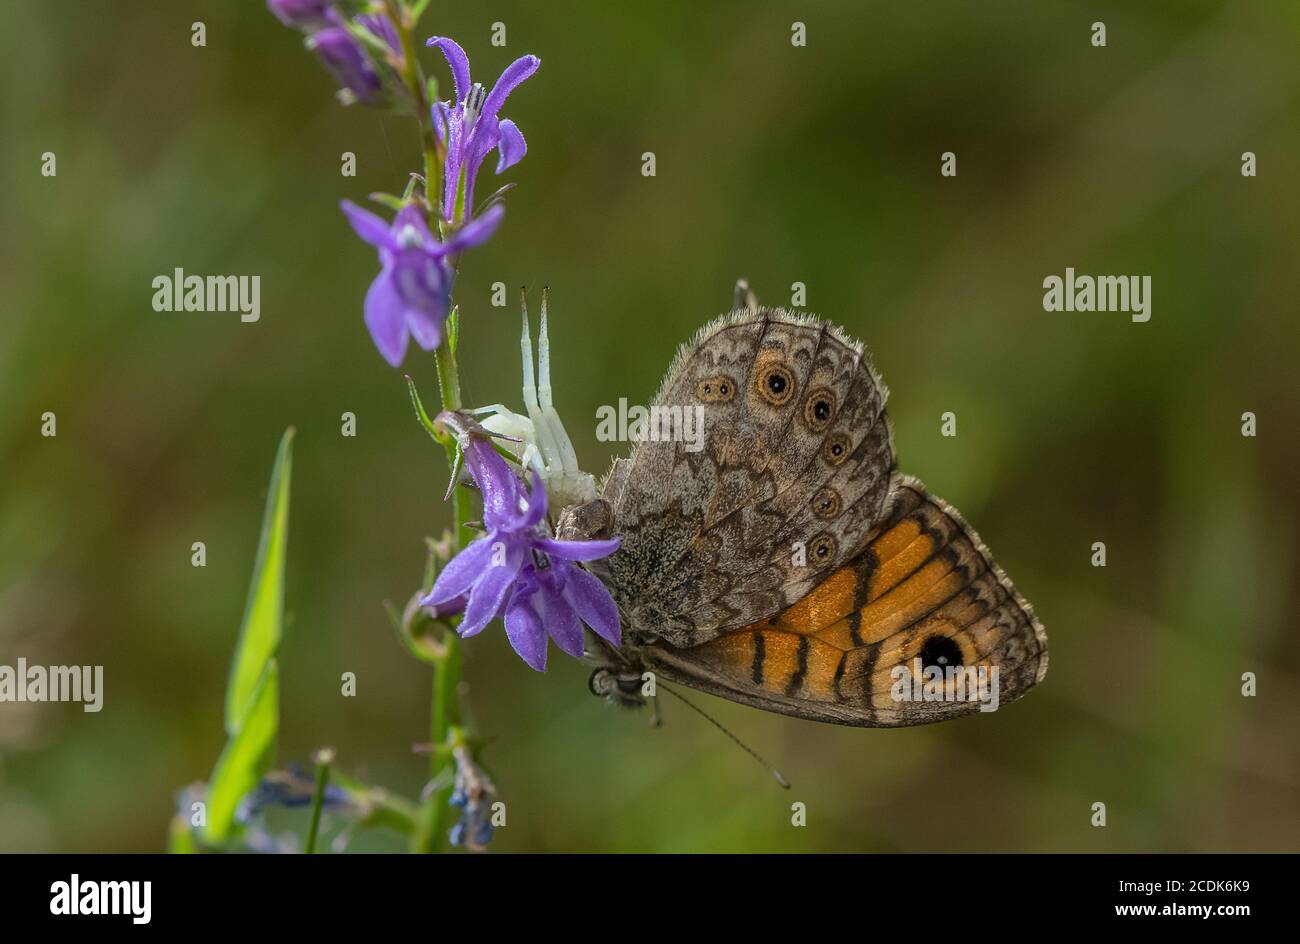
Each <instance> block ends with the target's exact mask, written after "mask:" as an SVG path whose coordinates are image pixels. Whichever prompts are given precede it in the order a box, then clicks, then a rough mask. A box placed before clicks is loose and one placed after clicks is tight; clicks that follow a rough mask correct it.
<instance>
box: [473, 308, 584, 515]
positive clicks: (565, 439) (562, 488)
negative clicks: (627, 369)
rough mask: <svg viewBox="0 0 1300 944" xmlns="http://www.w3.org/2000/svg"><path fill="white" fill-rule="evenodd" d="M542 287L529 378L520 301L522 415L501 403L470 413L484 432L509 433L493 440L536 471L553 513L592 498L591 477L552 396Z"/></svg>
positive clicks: (528, 347) (528, 341) (527, 345)
mask: <svg viewBox="0 0 1300 944" xmlns="http://www.w3.org/2000/svg"><path fill="white" fill-rule="evenodd" d="M546 296H547V290H546V289H542V323H541V325H540V327H539V328H538V339H537V377H536V379H534V377H533V342H532V339H531V338H530V337H529V335H528V302H527V299H525V300H524V302H523V320H524V330H523V336H522V337H521V338H520V340H519V349H520V353H521V354H522V356H523V364H524V409H525V410H526V411H527V414H528V415H527V416H521V415H520V414H518V413H515V412H514V411H512V410H510V409H509V408H508V407H506V406H503V405H502V404H500V403H493V404H491V405H490V406H481V407H478V408H477V409H474V410H470V411H469V412H470V413H472V414H474V415H475V416H481V417H482V419H480V421H479V422H480V423H481V424H482V426H483V428H484V429H486V430H488V431H489V432H492V433H496V434H497V435H499V436H509V437H512V438H513V439H516V440H518V442H511V441H510V440H508V439H505V440H498V441H499V442H500V443H501V445H502V447H503V448H505V449H507V450H508V451H510V452H512V453H513V454H514V455H515V457H516V458H517V459H518V460H519V464H520V465H521V466H523V467H524V468H528V469H532V470H533V471H534V472H535V473H536V474H537V475H539V476H541V479H542V484H543V485H545V486H546V494H547V497H548V498H549V499H550V501H551V513H552V514H553V515H558V514H559V513H560V511H562V510H563V509H564V508H566V507H568V506H569V505H580V504H582V503H584V502H589V501H591V500H592V499H594V498H595V497H596V480H595V478H593V477H592V476H591V475H589V474H588V473H586V472H583V471H582V469H580V468H578V454H577V453H576V452H574V451H573V443H572V442H571V441H570V440H569V434H568V433H567V432H565V430H564V423H562V422H561V421H560V414H559V413H557V412H555V405H554V403H553V402H552V400H551V344H550V339H549V338H548V337H547V331H546V301H547V298H546Z"/></svg>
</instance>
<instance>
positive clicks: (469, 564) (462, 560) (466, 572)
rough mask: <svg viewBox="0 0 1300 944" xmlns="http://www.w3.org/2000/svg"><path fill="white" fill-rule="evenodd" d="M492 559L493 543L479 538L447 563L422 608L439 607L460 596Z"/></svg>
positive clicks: (424, 600)
mask: <svg viewBox="0 0 1300 944" xmlns="http://www.w3.org/2000/svg"><path fill="white" fill-rule="evenodd" d="M491 557H492V542H491V541H489V540H488V539H487V538H478V539H476V540H474V541H471V542H470V543H469V546H467V547H466V548H465V549H464V550H463V551H461V552H460V553H459V554H457V555H456V556H455V557H453V558H452V559H451V560H449V561H448V562H447V566H446V567H444V568H443V569H442V572H441V573H439V574H438V579H437V580H435V581H434V582H433V589H431V590H430V591H429V593H428V594H427V595H426V596H425V597H424V599H422V600H421V601H420V605H421V606H438V605H439V604H441V603H446V602H447V601H448V600H451V599H453V598H455V597H458V596H460V595H461V594H463V593H464V592H465V591H466V590H468V589H469V588H470V586H471V585H472V584H473V583H474V581H475V580H477V579H478V578H479V575H480V574H481V573H482V572H483V568H484V567H485V566H486V565H487V562H488V560H489V559H491Z"/></svg>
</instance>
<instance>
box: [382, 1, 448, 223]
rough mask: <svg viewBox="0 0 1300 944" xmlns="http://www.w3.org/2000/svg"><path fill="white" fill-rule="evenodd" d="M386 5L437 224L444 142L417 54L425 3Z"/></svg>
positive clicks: (432, 216)
mask: <svg viewBox="0 0 1300 944" xmlns="http://www.w3.org/2000/svg"><path fill="white" fill-rule="evenodd" d="M385 6H386V7H387V9H388V16H389V18H390V19H391V20H392V21H393V25H394V26H396V27H397V35H398V37H399V38H400V40H401V43H402V69H401V72H402V81H404V82H405V83H406V87H407V89H409V90H410V93H411V98H412V99H413V100H414V102H415V121H416V124H417V125H419V129H420V147H421V149H422V150H423V152H424V180H425V194H426V195H427V197H428V200H429V213H430V222H432V223H435V224H436V223H438V222H439V221H438V219H437V217H438V216H439V214H438V205H437V199H438V194H437V190H436V189H435V188H437V186H438V182H439V181H440V180H442V163H443V158H442V153H443V145H442V143H441V142H440V141H439V140H438V136H437V134H435V133H434V130H433V115H432V113H431V112H430V110H429V109H430V105H431V102H430V101H429V96H428V91H427V89H426V87H425V84H424V75H423V73H422V71H421V70H420V60H419V59H417V58H416V56H415V24H416V21H417V20H418V19H419V13H421V12H423V10H424V7H423V6H420V7H419V12H416V11H413V10H411V9H409V8H406V9H404V8H403V6H402V4H401V3H400V2H399V0H385ZM440 228H441V227H439V229H440Z"/></svg>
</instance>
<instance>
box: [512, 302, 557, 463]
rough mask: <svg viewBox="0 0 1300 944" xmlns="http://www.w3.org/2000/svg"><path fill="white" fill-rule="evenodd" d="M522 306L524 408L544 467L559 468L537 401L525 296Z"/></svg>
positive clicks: (520, 346)
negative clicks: (530, 421) (531, 424)
mask: <svg viewBox="0 0 1300 944" xmlns="http://www.w3.org/2000/svg"><path fill="white" fill-rule="evenodd" d="M522 307H523V320H524V330H523V335H522V336H521V337H520V340H519V349H520V352H521V353H522V354H523V360H524V409H526V410H527V411H528V418H529V419H531V420H532V421H533V434H534V438H535V439H536V441H537V448H538V451H539V452H540V453H541V455H542V460H543V464H544V466H545V468H546V469H548V470H551V469H560V468H562V463H561V462H560V458H559V453H558V452H557V450H556V448H555V443H554V442H553V441H552V439H551V430H550V424H549V423H548V422H547V421H546V418H545V415H544V414H543V412H542V407H541V405H540V404H539V403H538V402H537V381H536V379H535V378H534V376H533V341H532V338H531V337H529V335H528V299H527V297H526V296H524V297H523V299H522Z"/></svg>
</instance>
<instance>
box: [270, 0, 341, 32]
mask: <svg viewBox="0 0 1300 944" xmlns="http://www.w3.org/2000/svg"><path fill="white" fill-rule="evenodd" d="M266 8H267V9H268V10H270V11H271V12H272V13H274V14H275V17H276V19H278V20H279V21H280V22H281V23H283V24H284V25H285V26H289V27H292V28H293V29H297V30H302V31H303V32H305V33H309V32H312V31H313V30H318V29H320V28H321V27H324V26H329V25H330V22H331V17H330V14H331V12H332V8H333V2H332V0H266Z"/></svg>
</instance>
